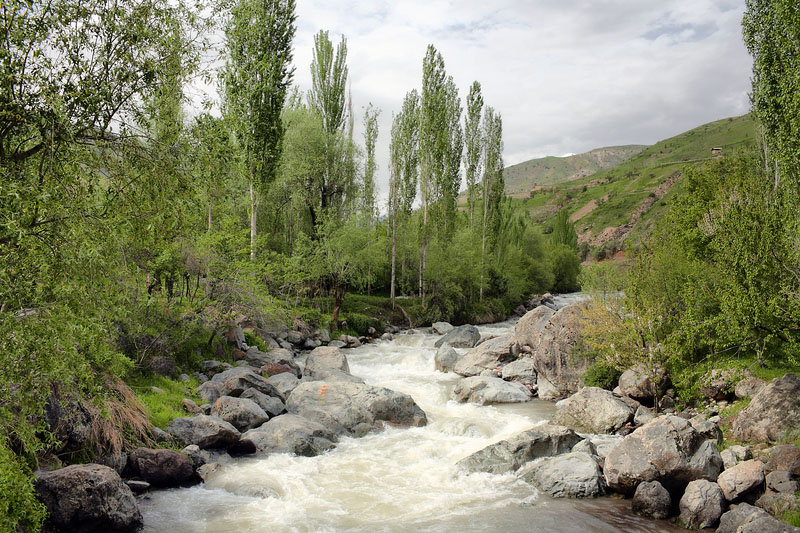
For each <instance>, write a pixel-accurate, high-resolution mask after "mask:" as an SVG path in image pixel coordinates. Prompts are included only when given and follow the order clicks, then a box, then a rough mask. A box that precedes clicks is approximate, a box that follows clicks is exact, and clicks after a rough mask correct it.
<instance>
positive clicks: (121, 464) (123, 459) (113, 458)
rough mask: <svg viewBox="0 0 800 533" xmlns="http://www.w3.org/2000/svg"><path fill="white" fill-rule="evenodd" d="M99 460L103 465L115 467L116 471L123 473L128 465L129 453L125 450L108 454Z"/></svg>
mask: <svg viewBox="0 0 800 533" xmlns="http://www.w3.org/2000/svg"><path fill="white" fill-rule="evenodd" d="M97 462H98V463H99V464H101V465H104V466H107V467H109V468H113V469H114V472H116V473H117V474H119V475H122V473H123V472H124V471H125V468H126V467H127V466H128V454H127V453H125V452H119V453H117V454H112V455H106V456H105V457H103V458H102V459H100V460H99V461H97Z"/></svg>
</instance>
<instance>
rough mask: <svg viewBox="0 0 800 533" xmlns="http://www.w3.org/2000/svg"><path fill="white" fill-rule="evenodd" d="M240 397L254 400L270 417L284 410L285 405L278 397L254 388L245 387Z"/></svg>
mask: <svg viewBox="0 0 800 533" xmlns="http://www.w3.org/2000/svg"><path fill="white" fill-rule="evenodd" d="M240 398H243V399H247V400H252V401H254V402H255V403H256V405H258V406H259V407H260V408H261V409H263V410H264V412H265V413H267V415H269V417H270V418H273V417H276V416H278V415H280V414H281V413H283V412H284V411H286V405H285V404H284V403H283V402H282V401H281V400H280V398H275V397H274V396H267V395H266V394H264V393H263V392H258V391H257V390H255V389H247V390H246V391H244V392H243V393H242V395H241V396H240ZM253 427H256V426H253Z"/></svg>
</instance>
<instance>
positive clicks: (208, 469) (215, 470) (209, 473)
mask: <svg viewBox="0 0 800 533" xmlns="http://www.w3.org/2000/svg"><path fill="white" fill-rule="evenodd" d="M222 470H223V466H222V465H221V464H219V463H206V464H204V465H202V466H201V467H200V468H198V469H197V476H198V477H199V478H200V479H202V480H203V481H204V482H205V481H208V480H209V479H210V478H211V477H213V476H214V475H216V474H219V473H220V472H221V471H222Z"/></svg>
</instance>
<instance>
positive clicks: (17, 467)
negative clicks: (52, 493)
mask: <svg viewBox="0 0 800 533" xmlns="http://www.w3.org/2000/svg"><path fill="white" fill-rule="evenodd" d="M45 516H46V510H45V508H44V505H42V503H41V502H39V500H38V499H37V498H36V492H35V491H34V489H33V482H32V477H31V469H30V466H29V465H27V464H25V463H24V462H23V460H22V459H21V458H20V457H19V456H18V455H17V454H15V453H14V452H13V451H11V450H10V449H9V446H8V442H7V440H6V437H5V436H3V437H2V438H0V529H2V530H3V531H20V530H22V531H28V532H30V533H34V532H38V531H40V530H41V525H42V522H43V521H44V518H45Z"/></svg>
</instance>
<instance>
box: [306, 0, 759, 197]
mask: <svg viewBox="0 0 800 533" xmlns="http://www.w3.org/2000/svg"><path fill="white" fill-rule="evenodd" d="M743 4H744V2H742V1H741V0H583V1H581V0H559V1H554V0H520V1H516V0H489V1H487V0H459V1H446V0H397V1H384V0H346V1H341V0H336V1H334V0H297V15H298V21H297V24H298V28H297V35H296V38H295V53H294V58H295V65H296V66H297V70H296V73H295V81H296V83H297V84H298V85H299V86H300V88H301V89H303V90H307V89H308V87H309V86H310V82H311V75H310V72H309V65H310V63H311V57H312V47H313V36H314V34H315V33H316V32H317V31H319V30H320V29H326V30H329V31H330V32H331V38H332V40H333V41H334V42H337V41H338V39H339V36H340V35H345V36H346V37H347V41H348V48H349V50H348V64H349V69H350V83H351V86H352V95H353V105H354V108H355V111H356V115H357V116H356V124H357V126H356V128H357V129H356V133H357V134H359V135H360V134H361V131H362V130H361V128H360V121H361V118H362V116H363V108H364V107H365V106H366V105H367V104H368V103H369V102H372V103H373V104H375V105H376V106H377V107H379V108H380V109H381V110H382V115H381V120H380V135H379V140H378V144H379V147H378V158H379V161H378V165H379V180H378V181H379V188H380V192H379V194H380V196H381V199H382V201H381V203H383V199H384V198H385V196H386V190H387V183H388V174H389V173H388V163H389V157H388V144H389V132H390V128H391V119H392V113H396V112H397V111H399V109H400V107H401V103H402V99H403V96H404V95H405V93H406V92H408V91H409V90H411V89H413V88H419V87H420V85H421V78H422V59H423V57H424V55H425V49H426V47H427V45H428V44H429V43H431V44H433V45H434V46H436V48H437V49H438V50H439V51H440V52H441V53H442V55H443V57H444V60H445V65H446V69H447V72H448V73H449V74H451V75H452V76H453V78H454V80H455V82H456V85H457V86H458V87H459V94H460V96H461V97H462V99H463V98H465V96H466V93H467V90H468V88H469V85H470V84H471V83H472V81H473V80H478V81H479V82H480V83H481V85H482V88H483V95H484V100H485V102H486V103H487V104H488V105H491V106H493V107H494V108H495V109H496V110H497V111H499V112H500V113H501V114H502V116H503V126H504V131H503V136H504V141H505V151H504V159H505V164H506V165H511V164H515V163H519V162H521V161H525V160H527V159H530V158H534V157H542V156H545V155H565V154H568V153H580V152H585V151H588V150H591V149H593V148H599V147H602V146H611V145H618V144H652V143H655V142H657V141H659V140H661V139H664V138H667V137H670V136H672V135H676V134H678V133H680V132H683V131H685V130H688V129H691V128H693V127H695V126H698V125H700V124H703V123H706V122H710V121H712V120H716V119H720V118H724V117H729V116H734V115H741V114H744V113H746V112H747V111H748V108H749V102H748V90H749V88H750V70H751V66H752V62H751V60H750V57H749V56H748V54H747V50H746V49H745V47H744V45H743V43H742V38H741V19H742V12H743V9H744V5H743Z"/></svg>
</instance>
